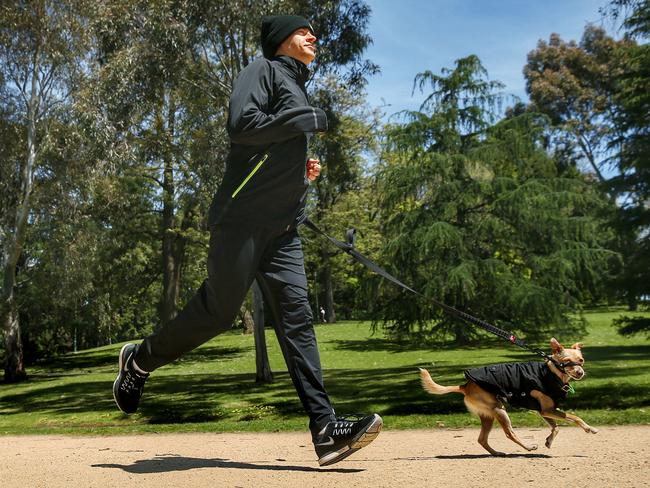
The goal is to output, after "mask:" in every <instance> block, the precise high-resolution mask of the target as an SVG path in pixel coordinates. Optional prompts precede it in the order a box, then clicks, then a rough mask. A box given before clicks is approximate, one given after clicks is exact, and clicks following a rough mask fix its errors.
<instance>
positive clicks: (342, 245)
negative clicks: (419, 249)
mask: <svg viewBox="0 0 650 488" xmlns="http://www.w3.org/2000/svg"><path fill="white" fill-rule="evenodd" d="M303 223H304V224H305V226H307V227H308V228H310V229H311V230H313V231H314V232H316V233H317V234H320V235H322V236H323V237H325V238H326V239H327V240H328V241H330V242H331V243H332V244H334V245H335V246H336V247H338V248H339V249H341V250H342V251H344V252H346V253H347V254H349V255H350V256H352V257H353V258H354V259H356V260H357V261H358V262H360V263H361V264H363V265H364V266H365V267H366V268H368V269H370V270H371V271H373V272H375V273H377V274H378V275H380V276H382V277H384V278H386V279H387V280H388V281H391V282H392V283H395V284H396V285H398V286H400V287H402V288H403V289H405V290H408V291H410V292H411V293H414V294H415V295H418V296H420V297H422V298H424V299H426V300H430V301H431V302H433V303H434V304H436V305H437V306H438V307H440V308H442V309H443V310H444V311H445V312H447V313H448V314H450V315H453V316H455V317H458V318H459V319H461V320H464V321H465V322H468V323H470V324H472V325H475V326H477V327H480V328H482V329H484V330H487V331H488V332H490V333H491V334H494V335H496V336H498V337H501V338H502V339H505V340H507V341H508V342H510V343H512V344H514V345H516V346H519V347H521V348H523V349H526V350H527V351H530V352H532V353H533V354H536V355H538V356H540V357H542V358H544V359H545V360H546V361H550V362H552V363H553V364H554V365H555V366H556V367H557V368H558V369H559V370H561V371H562V372H563V373H564V372H565V370H564V368H566V367H567V366H575V364H574V363H573V362H572V361H567V362H561V363H558V362H557V361H556V360H555V358H553V357H552V356H550V355H549V354H547V353H546V352H544V351H542V350H541V349H538V348H536V347H531V346H529V345H528V344H526V343H525V342H524V341H523V340H522V339H519V338H518V337H517V336H516V335H515V334H514V333H512V332H508V331H506V330H503V329H500V328H498V327H496V326H495V325H492V324H490V323H489V322H486V321H485V320H481V319H479V318H476V317H474V316H472V315H470V314H468V313H465V312H463V311H461V310H458V309H456V308H454V307H451V306H449V305H447V304H445V303H442V302H440V301H438V300H436V299H435V298H427V297H425V296H424V295H423V294H422V293H420V292H418V291H416V290H414V289H413V288H411V287H410V286H407V285H405V284H404V283H402V282H401V281H400V280H398V279H397V278H395V277H394V276H393V275H391V274H390V273H389V272H388V271H386V270H385V269H383V268H382V267H380V266H379V265H378V264H376V263H375V262H373V261H371V260H370V259H368V258H367V257H365V256H364V255H363V254H361V253H360V252H359V251H357V250H356V249H355V248H354V240H355V237H356V229H349V230H348V231H347V232H346V234H345V235H346V239H347V241H348V242H342V241H339V240H338V239H334V238H333V237H330V236H328V235H327V234H326V233H325V232H323V231H322V230H320V229H319V228H318V227H317V226H316V224H314V223H313V222H312V221H311V220H309V219H305V221H304V222H303Z"/></svg>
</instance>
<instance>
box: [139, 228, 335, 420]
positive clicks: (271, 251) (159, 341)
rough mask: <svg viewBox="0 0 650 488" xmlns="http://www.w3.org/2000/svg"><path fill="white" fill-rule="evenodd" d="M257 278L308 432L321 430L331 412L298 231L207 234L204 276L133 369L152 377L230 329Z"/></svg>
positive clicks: (141, 351) (152, 337) (147, 343)
mask: <svg viewBox="0 0 650 488" xmlns="http://www.w3.org/2000/svg"><path fill="white" fill-rule="evenodd" d="M256 278H257V280H258V283H259V285H260V287H261V289H262V292H263V294H264V300H265V303H266V305H267V306H268V307H269V308H270V311H271V313H272V317H273V325H274V328H275V332H276V335H277V337H278V341H279V342H280V347H281V349H282V353H283V355H284V359H285V361H286V363H287V368H288V370H289V374H290V376H291V379H292V381H293V384H294V386H295V388H296V391H297V392H298V396H299V397H300V401H301V402H302V404H303V406H304V408H305V410H306V412H307V413H308V414H309V418H310V428H311V430H312V432H313V431H314V430H319V429H320V428H322V427H323V426H324V424H325V423H327V422H328V421H329V420H330V419H332V418H333V409H332V406H331V404H330V401H329V398H328V396H327V393H326V392H325V387H324V386H323V378H322V371H321V365H320V355H319V352H318V346H317V344H316V335H315V333H314V328H313V325H312V323H313V317H312V313H311V308H310V307H309V302H308V299H307V278H306V276H305V269H304V257H303V253H302V246H301V243H300V238H299V236H298V232H297V230H296V229H291V230H288V231H282V232H277V231H271V230H269V229H265V228H262V227H250V226H245V225H239V224H238V225H230V224H226V225H219V226H217V227H216V228H215V229H214V230H213V231H212V233H211V236H210V250H209V255H208V278H207V279H206V280H205V281H204V282H203V284H202V285H201V287H200V288H199V290H198V291H197V293H196V294H195V295H194V297H192V298H191V299H190V301H189V302H188V303H187V305H186V306H185V308H183V310H181V311H180V313H179V314H178V316H177V317H176V318H175V319H173V320H171V321H170V322H169V323H167V324H165V325H164V326H163V327H162V328H161V329H160V330H158V331H157V332H155V333H153V334H152V335H150V336H149V337H147V338H146V339H144V341H143V342H142V345H141V347H140V349H139V350H138V354H137V356H136V358H135V360H136V363H137V364H138V366H139V367H140V368H142V369H144V370H146V371H153V370H155V369H157V368H159V367H161V366H163V365H165V364H168V363H170V362H171V361H174V360H175V359H177V358H178V357H180V356H182V355H183V354H184V353H186V352H188V351H191V350H192V349H194V348H196V347H198V346H199V345H201V344H203V343H204V342H206V341H208V340H209V339H211V338H212V337H214V336H216V335H217V334H219V333H221V332H224V331H226V330H228V329H230V328H231V327H232V324H233V322H234V321H235V319H236V317H237V314H238V313H239V309H240V306H241V304H242V302H243V301H244V298H245V297H246V293H247V291H248V289H249V288H250V286H251V284H252V282H253V280H254V279H256Z"/></svg>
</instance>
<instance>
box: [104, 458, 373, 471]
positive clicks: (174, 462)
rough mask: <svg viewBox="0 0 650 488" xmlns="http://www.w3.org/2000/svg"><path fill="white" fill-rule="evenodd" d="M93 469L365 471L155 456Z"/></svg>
mask: <svg viewBox="0 0 650 488" xmlns="http://www.w3.org/2000/svg"><path fill="white" fill-rule="evenodd" d="M91 466H92V467H93V468H112V469H121V470H123V471H126V472H127V473H132V474H151V473H168V472H171V471H188V470H190V469H201V468H222V469H255V470H259V469H261V470H264V471H302V472H309V473H327V472H333V473H359V472H362V471H365V469H353V468H338V469H326V468H322V469H321V468H311V467H309V466H292V465H281V464H253V463H243V462H239V461H230V460H228V459H219V458H217V459H201V458H191V457H183V456H156V457H155V458H153V459H142V460H138V461H135V462H134V463H133V464H93V465H91Z"/></svg>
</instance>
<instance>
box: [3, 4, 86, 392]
mask: <svg viewBox="0 0 650 488" xmlns="http://www.w3.org/2000/svg"><path fill="white" fill-rule="evenodd" d="M82 7H83V3H82V2H81V1H75V0H69V1H67V0H61V1H54V0H39V1H34V2H17V3H14V4H9V3H4V4H3V5H2V7H0V37H1V38H0V70H1V74H0V77H1V79H2V81H3V86H2V90H3V91H2V105H3V113H4V115H10V118H9V120H6V121H5V123H9V124H10V125H13V126H14V127H15V128H16V129H14V130H20V131H22V132H23V134H24V136H23V137H22V140H23V143H24V145H25V146H24V148H23V149H22V150H20V151H18V150H17V148H15V147H14V148H12V149H11V151H12V153H11V156H12V157H11V158H10V160H9V161H8V162H7V164H8V165H9V166H10V168H11V169H10V170H9V171H6V170H5V171H6V173H8V176H9V178H8V181H10V182H12V183H13V184H12V185H11V187H9V188H8V190H9V192H10V195H11V197H10V199H9V205H7V208H4V209H3V217H4V218H3V222H2V224H3V225H2V228H1V231H2V237H0V242H2V244H3V258H2V264H3V285H2V304H1V307H0V319H1V322H2V327H3V330H4V334H5V355H6V357H5V381H21V380H24V379H25V378H26V373H25V366H24V358H23V346H22V341H21V331H20V322H19V310H18V297H17V293H18V291H17V281H16V278H17V272H18V269H19V264H20V261H21V256H22V251H23V246H24V245H25V239H26V235H27V231H28V225H29V219H30V214H31V210H32V200H33V192H34V180H35V178H37V177H38V175H39V169H40V167H41V165H42V163H43V153H44V150H45V148H46V147H47V145H48V143H49V141H48V137H49V134H50V127H51V124H52V122H53V121H54V120H56V117H57V112H58V111H59V110H60V108H61V107H62V105H63V104H65V103H66V102H67V101H68V100H69V96H70V93H71V90H72V87H73V86H74V84H75V83H76V82H77V78H78V74H79V71H80V69H81V67H82V66H83V61H84V58H85V55H86V53H87V39H86V35H85V33H86V31H85V18H84V17H83V16H82V15H81V8H82ZM18 128H19V129H18ZM3 164H5V161H3Z"/></svg>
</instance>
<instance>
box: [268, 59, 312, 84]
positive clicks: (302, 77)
mask: <svg viewBox="0 0 650 488" xmlns="http://www.w3.org/2000/svg"><path fill="white" fill-rule="evenodd" d="M273 59H274V60H277V61H280V65H281V66H282V67H284V68H285V71H286V72H287V73H289V75H290V76H291V77H292V78H293V79H294V80H296V81H297V82H298V83H301V84H303V85H304V84H305V83H307V80H308V79H309V75H310V74H311V71H309V68H308V67H307V65H305V63H303V62H302V61H298V60H297V59H295V58H292V57H291V56H285V55H284V54H282V55H280V56H276V57H275V58H273Z"/></svg>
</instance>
